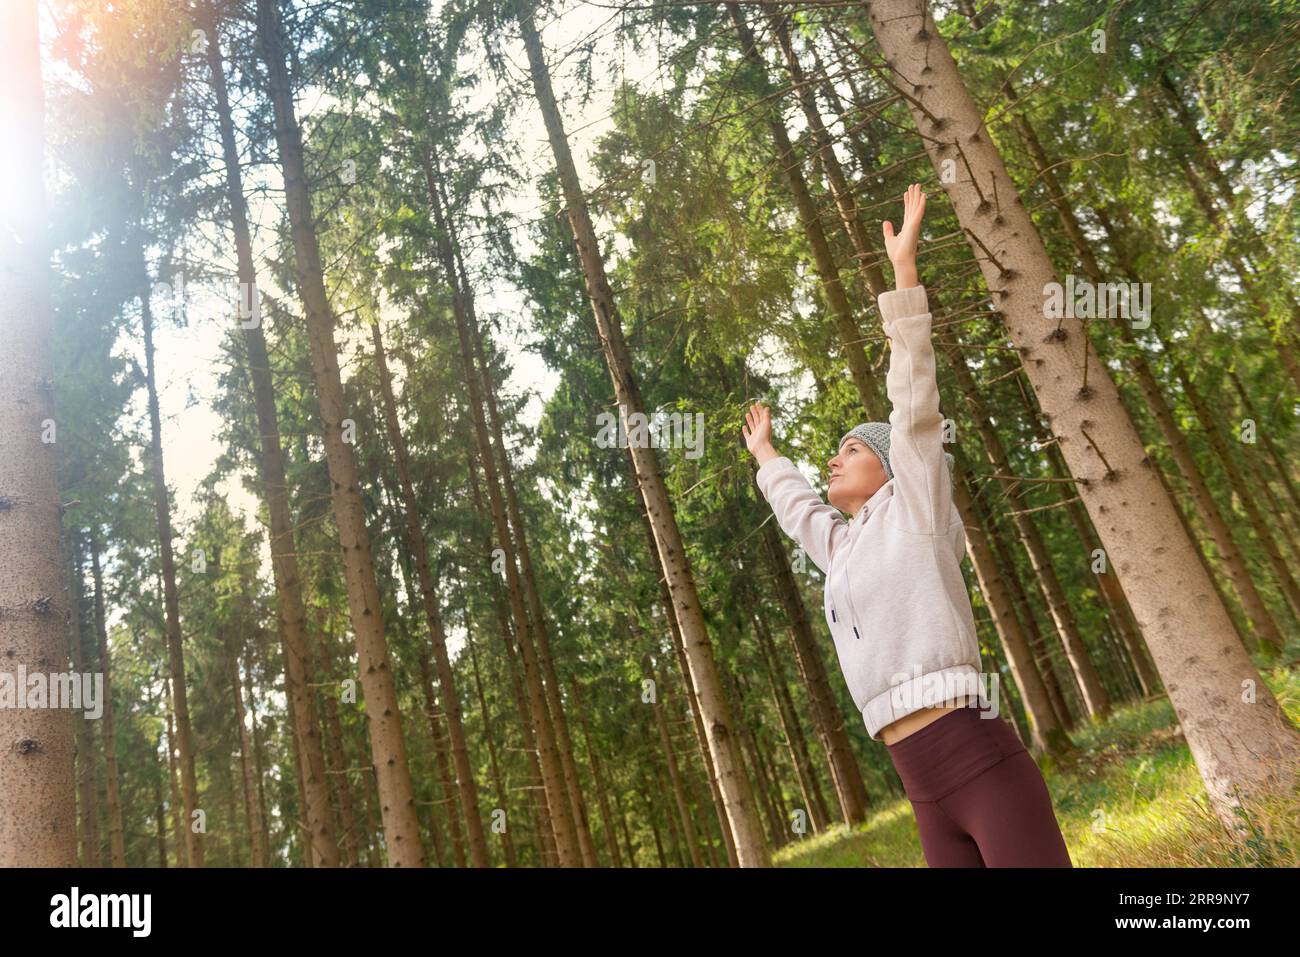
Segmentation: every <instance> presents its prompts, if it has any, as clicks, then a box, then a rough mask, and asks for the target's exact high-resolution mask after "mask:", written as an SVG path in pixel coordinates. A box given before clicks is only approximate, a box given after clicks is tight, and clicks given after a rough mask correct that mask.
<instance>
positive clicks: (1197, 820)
mask: <svg viewBox="0 0 1300 957" xmlns="http://www.w3.org/2000/svg"><path fill="white" fill-rule="evenodd" d="M1263 674H1264V679H1265V681H1266V682H1267V684H1268V686H1269V688H1270V690H1272V692H1273V694H1274V696H1275V697H1276V698H1277V699H1278V702H1279V704H1280V705H1281V706H1282V708H1283V710H1284V711H1285V712H1286V713H1287V715H1288V716H1289V717H1290V718H1291V720H1292V722H1294V723H1296V724H1300V672H1297V671H1296V670H1288V669H1284V668H1277V669H1274V670H1272V671H1266V672H1263ZM1071 740H1072V741H1073V742H1074V744H1075V746H1076V747H1077V748H1078V749H1079V753H1078V754H1077V755H1075V756H1073V758H1072V759H1070V760H1068V761H1064V762H1054V761H1051V760H1044V761H1042V762H1040V767H1042V770H1043V778H1044V780H1045V781H1046V782H1047V788H1048V791H1049V792H1051V795H1052V805H1053V807H1054V808H1055V809H1056V817H1057V820H1058V821H1059V822H1060V824H1061V833H1062V834H1063V835H1064V836H1065V843H1066V846H1067V847H1068V848H1069V850H1070V857H1071V859H1072V860H1073V861H1074V865H1075V866H1076V867H1296V866H1300V793H1293V794H1291V795H1289V796H1283V797H1278V798H1271V799H1269V800H1267V801H1261V802H1255V803H1253V804H1251V805H1250V807H1249V808H1248V809H1246V810H1245V811H1244V813H1243V814H1242V815H1241V817H1242V820H1243V824H1244V825H1245V827H1246V828H1247V830H1248V835H1247V838H1246V840H1245V841H1244V842H1243V843H1242V844H1237V843H1235V842H1233V841H1232V840H1231V839H1230V838H1229V836H1228V834H1227V833H1226V831H1225V830H1224V828H1223V826H1222V825H1221V824H1220V822H1219V820H1218V818H1217V817H1216V816H1215V814H1214V812H1213V811H1212V809H1211V807H1210V804H1209V798H1208V796H1207V794H1206V792H1205V786H1204V784H1203V783H1202V781H1201V776H1200V773H1199V772H1198V771H1197V769H1196V765H1195V763H1194V762H1193V761H1192V755H1191V752H1190V750H1189V749H1188V747H1187V742H1186V741H1185V740H1184V738H1183V735H1182V731H1181V730H1180V729H1179V726H1178V723H1177V721H1176V720H1175V718H1174V712H1173V707H1172V706H1171V705H1170V703H1169V700H1168V699H1167V698H1163V697H1162V698H1158V699H1155V700H1151V701H1146V702H1142V703H1140V704H1135V705H1131V706H1127V707H1123V708H1117V709H1116V710H1115V711H1114V712H1113V713H1112V714H1111V715H1110V717H1109V718H1108V719H1107V720H1106V721H1105V722H1103V723H1099V724H1097V725H1093V726H1087V727H1084V726H1081V727H1079V728H1077V729H1076V730H1075V731H1074V732H1073V733H1072V734H1071ZM773 860H774V863H775V864H776V865H777V866H780V867H925V866H926V864H925V857H924V856H923V855H922V853H921V844H920V839H919V837H918V835H917V829H916V819H915V817H914V816H913V815H912V808H911V805H910V804H909V803H908V801H907V799H906V798H901V797H900V798H898V799H896V800H895V799H889V800H887V801H883V802H878V803H877V806H876V808H875V809H874V811H873V812H872V813H871V815H870V817H869V819H868V820H867V821H866V822H865V823H864V824H861V825H859V826H858V827H855V828H853V829H852V830H849V829H848V828H846V827H845V826H844V825H843V824H840V825H838V826H836V827H834V828H829V829H827V830H826V831H825V832H823V833H821V834H817V835H812V836H810V837H807V838H805V839H803V840H800V841H798V842H797V843H795V844H792V845H788V846H786V847H784V848H782V849H781V850H780V851H778V852H776V854H774V855H773Z"/></svg>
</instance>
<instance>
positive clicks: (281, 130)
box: [257, 0, 427, 867]
mask: <svg viewBox="0 0 1300 957" xmlns="http://www.w3.org/2000/svg"><path fill="white" fill-rule="evenodd" d="M257 23H258V30H257V33H258V41H259V43H260V45H261V50H262V56H263V59H264V60H265V62H266V66H267V76H268V85H269V90H270V94H271V102H272V106H273V108H274V112H275V138H276V143H277V145H278V147H279V152H280V164H281V166H282V168H283V172H284V189H285V205H286V207H287V209H288V214H289V227H290V231H291V233H292V237H293V249H294V264H295V268H296V277H297V284H298V293H299V295H300V296H301V297H302V303H303V309H304V312H305V313H306V319H307V333H308V338H309V339H310V342H311V364H312V373H313V375H314V378H315V380H316V389H317V392H318V395H319V399H320V421H321V427H322V431H323V433H324V440H325V457H326V461H327V464H328V467H329V476H330V486H331V492H332V494H331V498H332V500H333V506H334V522H335V525H336V526H337V528H338V535H339V544H340V546H341V551H342V558H343V570H344V577H345V578H346V580H347V593H348V608H349V610H350V612H351V616H352V630H353V633H354V634H355V636H356V645H357V656H358V664H359V667H360V672H361V674H360V678H361V685H362V688H363V689H364V692H365V696H366V722H367V724H368V725H369V730H370V752H371V759H372V762H373V767H374V769H375V779H376V784H377V786H378V788H379V795H380V816H381V819H382V821H383V826H384V839H385V843H386V844H387V848H388V863H389V866H391V867H424V866H425V865H426V863H427V861H426V857H425V852H424V847H423V845H422V843H421V840H420V826H419V820H418V818H417V816H416V808H415V790H414V787H413V786H412V784H411V771H410V767H409V766H408V764H407V760H406V742H405V741H404V740H403V738H402V714H401V708H400V706H399V705H398V701H397V688H396V685H395V683H394V681H393V672H392V667H391V665H390V662H389V656H388V643H387V641H386V639H385V637H384V616H383V605H382V602H381V601H380V596H379V584H378V582H377V581H376V579H375V561H374V554H373V552H372V550H371V545H370V532H369V530H368V529H367V528H366V515H365V503H364V501H363V500H362V497H361V481H360V478H359V476H358V474H357V464H356V459H355V457H354V456H353V454H352V449H351V448H350V447H349V445H348V443H347V442H345V441H344V435H343V420H344V418H345V417H346V410H345V408H344V404H343V402H344V395H343V382H342V379H341V377H340V373H339V361H338V347H337V345H336V344H335V341H334V314H333V311H332V310H331V307H330V303H329V298H328V296H327V294H326V291H325V277H324V271H323V269H322V267H321V258H320V247H319V245H318V243H317V239H316V226H315V220H314V219H313V214H312V205H311V191H310V189H309V187H308V184H307V172H306V168H305V165H304V159H303V145H302V133H301V131H300V130H299V128H298V120H297V117H296V116H295V115H294V105H293V89H292V86H291V84H290V80H289V74H288V70H287V69H286V68H285V59H284V41H283V37H282V34H281V28H280V14H279V11H278V10H277V9H276V0H257Z"/></svg>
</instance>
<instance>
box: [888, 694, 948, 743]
mask: <svg viewBox="0 0 1300 957" xmlns="http://www.w3.org/2000/svg"><path fill="white" fill-rule="evenodd" d="M968 700H969V699H968V698H967V697H966V696H965V695H963V696H962V697H960V698H954V699H953V700H952V701H949V702H948V703H947V704H945V705H942V706H940V707H936V708H922V709H921V710H920V711H913V712H912V713H911V714H909V715H904V716H903V717H901V718H899V719H898V720H897V721H895V722H894V723H893V724H887V725H885V726H884V727H883V728H881V729H880V740H881V741H883V742H885V744H897V743H898V742H899V741H902V740H903V739H904V738H906V737H907V736H908V735H909V734H915V733H916V732H917V731H920V730H921V729H922V728H924V727H925V726H926V725H927V724H932V723H933V722H935V721H938V720H939V719H940V718H942V717H943V716H944V715H945V714H947V713H948V712H949V711H952V710H954V709H955V708H963V707H965V706H966V703H967V701H968Z"/></svg>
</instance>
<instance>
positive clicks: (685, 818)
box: [639, 641, 704, 867]
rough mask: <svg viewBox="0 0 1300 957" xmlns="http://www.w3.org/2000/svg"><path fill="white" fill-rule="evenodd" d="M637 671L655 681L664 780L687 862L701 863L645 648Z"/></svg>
mask: <svg viewBox="0 0 1300 957" xmlns="http://www.w3.org/2000/svg"><path fill="white" fill-rule="evenodd" d="M639 644H641V645H642V646H643V647H644V644H645V643H644V641H642V642H639ZM641 674H642V676H643V677H645V678H647V679H649V680H650V681H653V682H654V684H655V694H654V699H653V700H652V701H651V702H650V709H651V711H652V712H653V713H654V719H655V727H656V728H657V729H658V731H659V747H660V749H661V750H662V751H663V757H664V763H665V764H666V765H667V767H668V782H669V784H670V785H672V790H673V801H674V802H675V803H676V805H677V816H678V819H679V821H680V823H681V828H682V837H683V840H684V841H685V842H686V848H687V850H688V852H689V853H690V855H691V865H692V866H693V867H703V866H704V860H703V858H701V857H700V842H699V841H698V840H697V839H696V837H695V822H694V821H692V820H691V810H690V807H689V806H688V805H687V802H686V789H685V788H684V787H683V786H682V774H681V771H679V770H678V768H677V751H676V749H674V748H673V737H672V734H671V732H670V731H669V729H668V722H667V720H665V718H664V709H663V706H662V705H661V704H660V703H659V697H660V694H661V693H662V691H666V690H667V689H666V688H662V689H661V688H660V686H659V681H658V679H657V678H656V677H655V672H654V665H653V664H652V663H651V661H650V653H649V652H646V653H644V654H643V655H642V656H641Z"/></svg>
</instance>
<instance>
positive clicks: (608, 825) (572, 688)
mask: <svg viewBox="0 0 1300 957" xmlns="http://www.w3.org/2000/svg"><path fill="white" fill-rule="evenodd" d="M569 694H570V695H571V696H572V697H573V708H574V711H575V713H576V714H577V715H578V723H579V724H580V725H581V727H582V743H583V745H584V746H585V747H586V749H587V761H588V763H590V764H591V780H592V782H593V783H594V784H595V786H596V805H597V807H598V808H599V809H600V822H601V825H602V826H603V827H604V829H605V846H606V847H607V848H608V849H609V859H610V865H611V866H612V867H622V866H623V860H622V855H620V854H619V851H618V835H617V834H616V833H615V830H614V819H613V817H612V816H611V812H610V807H609V795H608V793H607V789H606V787H605V782H604V779H603V777H602V772H601V765H600V755H599V754H598V753H597V752H596V749H595V748H594V747H592V744H591V728H590V727H589V726H588V724H587V710H586V708H585V707H584V705H583V700H582V685H581V684H580V683H579V682H578V679H577V678H575V677H574V676H573V675H569Z"/></svg>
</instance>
